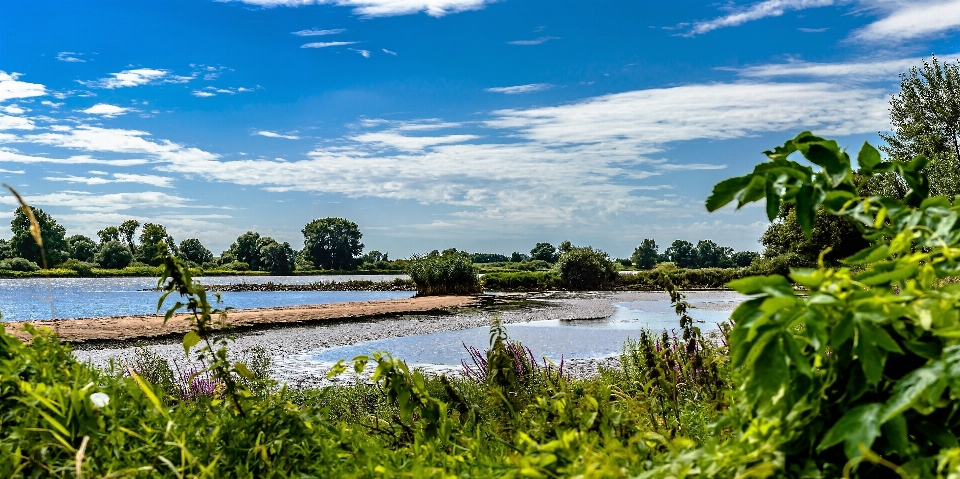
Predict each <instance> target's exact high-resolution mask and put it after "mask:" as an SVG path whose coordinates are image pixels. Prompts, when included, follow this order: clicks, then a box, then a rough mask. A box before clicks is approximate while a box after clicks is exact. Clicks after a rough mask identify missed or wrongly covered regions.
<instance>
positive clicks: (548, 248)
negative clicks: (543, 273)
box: [530, 243, 557, 263]
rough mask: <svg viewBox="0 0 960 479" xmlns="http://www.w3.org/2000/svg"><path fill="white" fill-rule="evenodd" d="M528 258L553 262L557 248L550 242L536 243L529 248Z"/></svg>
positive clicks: (555, 259) (555, 258)
mask: <svg viewBox="0 0 960 479" xmlns="http://www.w3.org/2000/svg"><path fill="white" fill-rule="evenodd" d="M530 259H534V260H537V259H539V260H541V261H546V262H547V263H554V262H556V261H557V248H554V247H553V245H552V244H550V243H537V245H536V246H534V247H533V249H532V250H530Z"/></svg>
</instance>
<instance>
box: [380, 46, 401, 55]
mask: <svg viewBox="0 0 960 479" xmlns="http://www.w3.org/2000/svg"><path fill="white" fill-rule="evenodd" d="M381 50H383V53H386V54H387V55H393V56H397V52H391V51H390V50H387V49H386V48H381Z"/></svg>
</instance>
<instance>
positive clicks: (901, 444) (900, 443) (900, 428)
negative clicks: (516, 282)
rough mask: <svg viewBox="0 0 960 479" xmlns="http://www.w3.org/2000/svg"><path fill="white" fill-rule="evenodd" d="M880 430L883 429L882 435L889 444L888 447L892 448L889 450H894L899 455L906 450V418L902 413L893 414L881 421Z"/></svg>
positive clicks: (908, 440) (908, 443) (907, 446)
mask: <svg viewBox="0 0 960 479" xmlns="http://www.w3.org/2000/svg"><path fill="white" fill-rule="evenodd" d="M881 422H882V421H881ZM881 430H882V431H883V437H884V438H885V439H886V440H887V443H889V444H890V448H892V449H893V451H889V452H896V453H898V454H900V455H904V454H905V453H906V452H907V448H909V447H910V439H909V437H908V436H907V419H906V418H905V417H903V416H902V415H900V416H895V417H893V418H891V419H890V420H889V421H886V422H883V426H881ZM889 452H888V453H889Z"/></svg>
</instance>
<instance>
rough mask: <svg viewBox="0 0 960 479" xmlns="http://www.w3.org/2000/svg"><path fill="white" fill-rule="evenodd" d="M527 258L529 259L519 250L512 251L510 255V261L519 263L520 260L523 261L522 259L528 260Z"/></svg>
mask: <svg viewBox="0 0 960 479" xmlns="http://www.w3.org/2000/svg"><path fill="white" fill-rule="evenodd" d="M529 259H530V257H529V256H527V255H525V254H523V253H521V252H519V251H514V252H513V254H511V255H510V262H511V263H520V262H523V261H527V260H529Z"/></svg>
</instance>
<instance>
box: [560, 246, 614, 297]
mask: <svg viewBox="0 0 960 479" xmlns="http://www.w3.org/2000/svg"><path fill="white" fill-rule="evenodd" d="M556 268H557V271H558V272H559V273H560V282H561V283H563V285H564V286H566V287H567V288H570V289H578V290H590V289H597V288H600V287H601V286H603V285H604V284H606V283H608V282H610V281H613V280H615V279H616V278H617V271H616V269H614V267H613V262H612V261H610V255H608V254H607V253H604V252H603V251H600V250H595V249H593V248H591V247H589V246H588V247H585V248H581V247H576V246H574V247H571V248H570V250H568V251H567V252H566V253H564V254H563V255H561V256H560V259H559V260H557V265H556Z"/></svg>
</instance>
